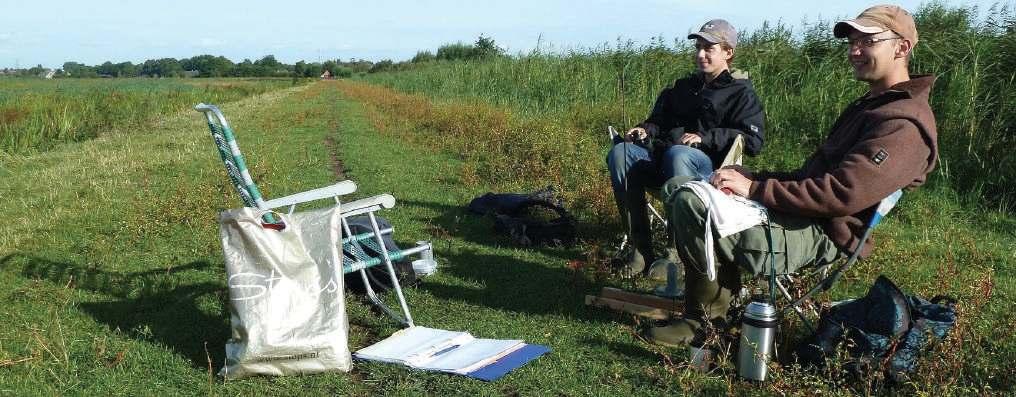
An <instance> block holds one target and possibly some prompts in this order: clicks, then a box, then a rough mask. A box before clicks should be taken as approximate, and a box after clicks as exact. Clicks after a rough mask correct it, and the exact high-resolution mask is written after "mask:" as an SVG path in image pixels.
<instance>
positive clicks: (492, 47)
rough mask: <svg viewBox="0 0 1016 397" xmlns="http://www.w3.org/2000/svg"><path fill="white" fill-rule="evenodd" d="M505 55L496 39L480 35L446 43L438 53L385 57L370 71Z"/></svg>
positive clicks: (403, 68)
mask: <svg viewBox="0 0 1016 397" xmlns="http://www.w3.org/2000/svg"><path fill="white" fill-rule="evenodd" d="M504 55H505V52H504V49H502V48H501V47H498V46H497V43H495V42H494V39H492V38H490V37H485V36H483V35H480V37H479V38H477V39H476V42H474V43H473V44H465V43H461V42H459V43H453V44H445V45H442V46H440V47H438V48H437V52H436V53H434V52H430V51H419V52H417V53H416V55H414V56H413V58H412V59H411V60H409V61H403V62H392V61H391V60H389V59H385V60H383V61H381V62H378V63H375V64H374V65H373V66H372V67H371V68H370V70H368V72H369V73H377V72H383V71H397V70H405V69H409V68H412V67H413V66H414V64H420V63H425V62H434V61H455V60H471V59H482V58H493V57H501V56H504Z"/></svg>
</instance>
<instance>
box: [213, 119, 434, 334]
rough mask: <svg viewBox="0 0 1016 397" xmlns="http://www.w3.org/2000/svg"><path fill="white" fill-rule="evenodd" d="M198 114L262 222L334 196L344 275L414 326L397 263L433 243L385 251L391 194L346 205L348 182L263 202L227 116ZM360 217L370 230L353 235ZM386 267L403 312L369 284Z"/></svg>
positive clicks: (273, 222) (352, 187) (270, 223)
mask: <svg viewBox="0 0 1016 397" xmlns="http://www.w3.org/2000/svg"><path fill="white" fill-rule="evenodd" d="M194 110H197V111H199V112H201V113H202V114H204V116H205V119H206V121H207V122H208V128H209V131H210V132H211V135H212V139H213V140H214V141H215V144H216V147H217V149H218V152H219V155H220V157H221V158H222V161H223V164H224V165H225V168H226V173H227V174H228V175H229V177H230V180H231V182H232V184H233V186H234V188H235V189H236V191H237V192H238V193H239V194H240V198H241V199H242V201H243V202H244V205H245V206H247V207H254V208H258V209H260V210H263V211H265V216H264V218H262V221H263V224H264V225H265V227H280V228H281V227H284V225H282V224H281V222H280V220H279V219H276V218H277V217H275V216H274V215H273V213H272V212H271V211H273V210H276V209H283V208H285V212H286V213H287V214H292V213H293V212H294V211H295V210H296V207H297V205H300V204H304V203H307V202H311V201H316V200H321V199H327V198H332V199H333V200H334V201H335V206H336V207H337V208H338V209H339V213H340V215H339V217H340V223H341V227H342V231H343V233H344V236H345V237H343V238H342V241H339V242H336V243H337V244H341V246H340V248H341V249H342V252H343V258H342V272H343V274H349V273H352V272H357V271H358V272H359V273H360V277H361V278H362V279H363V283H364V286H365V289H366V293H367V297H368V298H369V299H370V301H371V302H372V303H373V304H374V305H376V306H378V307H379V308H380V309H381V310H382V311H384V312H385V313H386V314H387V315H389V316H391V317H392V318H393V319H394V320H395V321H396V322H398V323H400V324H401V325H403V326H406V327H412V326H413V317H412V315H411V314H410V312H409V305H408V304H407V303H406V298H405V296H404V295H403V293H402V286H401V285H400V284H399V280H398V276H397V274H396V272H395V268H394V266H393V264H392V261H393V260H399V259H402V258H404V257H407V256H409V255H415V254H420V253H422V252H424V251H427V250H430V249H431V245H430V244H429V243H427V244H420V245H417V246H415V247H413V248H409V249H405V250H400V251H389V250H388V248H387V247H385V244H384V240H383V237H382V236H384V235H386V234H390V233H392V229H391V228H386V229H383V230H382V229H380V228H379V226H378V222H377V218H376V216H375V215H374V213H375V212H376V211H379V210H381V209H388V208H392V207H394V206H395V197H393V196H392V195H390V194H382V195H378V196H373V197H368V198H364V199H359V200H355V201H350V202H347V203H343V202H342V200H341V199H340V197H341V196H344V195H348V194H350V193H353V192H355V191H356V184H355V183H354V182H352V181H348V180H347V181H341V182H338V183H336V184H334V185H331V186H326V187H322V188H318V189H313V190H308V191H304V192H300V193H296V194H292V195H289V196H286V197H281V198H277V199H273V200H264V199H263V198H262V196H261V192H260V191H259V190H258V188H257V185H256V184H255V183H254V180H253V179H252V178H251V176H250V173H249V172H248V171H247V166H246V161H245V159H244V157H243V154H242V153H241V152H240V147H239V145H238V144H237V142H236V138H235V135H234V133H233V130H232V128H230V127H229V123H228V122H227V121H226V117H225V116H223V114H222V112H221V111H220V110H219V108H218V107H216V106H214V105H206V104H204V103H200V104H198V105H197V106H195V107H194ZM358 215H366V216H367V217H368V219H369V220H370V225H371V230H370V231H369V232H366V233H360V234H357V235H354V234H353V233H352V231H351V229H350V226H349V219H350V218H352V217H354V216H358ZM364 246H366V247H368V248H370V249H371V250H372V251H373V252H375V253H377V252H379V253H380V256H379V257H378V256H370V255H368V254H367V253H366V251H365V250H364ZM381 264H384V266H385V269H386V270H387V272H388V275H389V277H390V279H391V285H392V287H393V289H394V290H395V295H396V297H397V298H398V302H399V308H400V309H401V314H400V313H397V312H396V311H394V310H392V309H391V308H389V307H388V306H387V305H385V304H384V302H382V301H381V299H380V298H379V297H378V296H377V294H376V293H375V292H374V289H373V288H372V287H371V283H370V280H375V279H374V277H373V276H372V275H370V274H368V272H367V269H369V268H371V267H374V266H377V265H381Z"/></svg>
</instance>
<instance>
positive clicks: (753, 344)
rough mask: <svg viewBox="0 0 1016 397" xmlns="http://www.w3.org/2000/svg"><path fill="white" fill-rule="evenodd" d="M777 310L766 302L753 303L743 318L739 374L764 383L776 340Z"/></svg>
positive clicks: (738, 356)
mask: <svg viewBox="0 0 1016 397" xmlns="http://www.w3.org/2000/svg"><path fill="white" fill-rule="evenodd" d="M776 323H777V321H776V308H775V307H773V305H770V304H768V303H765V302H751V303H749V304H748V306H747V307H746V308H745V309H744V315H743V316H742V318H741V340H740V342H739V343H738V348H737V374H738V375H740V376H741V377H742V378H746V379H753V380H757V381H764V380H765V379H766V369H767V367H768V364H769V357H770V356H771V355H772V351H773V341H774V339H775V338H776Z"/></svg>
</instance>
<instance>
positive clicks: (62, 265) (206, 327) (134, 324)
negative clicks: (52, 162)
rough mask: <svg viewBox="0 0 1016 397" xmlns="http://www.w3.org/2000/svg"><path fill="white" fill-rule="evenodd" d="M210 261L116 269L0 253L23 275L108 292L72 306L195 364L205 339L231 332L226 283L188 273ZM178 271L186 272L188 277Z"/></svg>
mask: <svg viewBox="0 0 1016 397" xmlns="http://www.w3.org/2000/svg"><path fill="white" fill-rule="evenodd" d="M210 267H211V265H210V264H209V263H208V262H205V261H195V262H190V263H187V264H184V265H180V266H173V267H171V268H169V269H168V270H167V269H158V270H148V271H141V272H132V273H118V272H111V271H106V270H102V269H97V268H89V267H86V266H80V265H77V264H74V263H68V262H59V261H53V260H49V259H45V258H40V257H36V256H32V255H26V254H22V253H14V254H10V255H7V256H5V257H4V258H2V259H0V269H5V270H14V271H17V272H20V274H21V276H23V277H25V278H29V279H36V280H45V281H48V282H51V283H53V284H55V285H59V286H64V285H69V286H72V287H73V288H75V289H79V290H85V291H90V292H95V293H99V294H102V295H105V296H108V297H110V298H112V299H111V300H109V301H88V302H81V303H78V304H76V305H75V306H76V307H78V308H80V310H82V311H83V312H85V313H86V314H88V315H90V316H92V317H93V318H94V319H95V320H97V321H98V322H101V323H103V324H106V325H107V326H108V327H109V328H110V329H119V330H121V331H123V332H124V333H125V335H129V336H130V337H133V338H135V339H139V340H149V341H154V342H156V343H157V344H161V345H165V346H167V347H169V348H170V349H172V350H173V351H175V352H177V353H179V354H180V355H182V356H184V357H185V358H186V359H187V360H189V361H191V364H192V365H193V366H194V367H196V368H206V367H207V365H208V357H207V356H206V351H205V343H207V344H208V345H209V346H217V347H218V346H223V345H224V344H225V343H226V339H228V338H229V333H230V331H229V323H228V315H227V314H226V313H223V312H221V310H222V309H221V308H224V307H226V301H227V300H228V296H227V295H228V293H227V291H226V288H225V285H224V284H223V283H221V282H211V281H192V280H193V279H194V277H190V276H191V275H192V274H193V272H200V271H202V270H205V269H209V268H210ZM182 273H188V274H187V277H184V276H183V274H182ZM216 302H217V303H218V304H216ZM215 310H219V311H220V312H218V313H217V312H215ZM208 354H210V355H211V359H212V361H213V363H216V364H218V363H221V362H222V360H223V359H224V352H223V351H222V349H221V348H215V349H212V348H209V349H208Z"/></svg>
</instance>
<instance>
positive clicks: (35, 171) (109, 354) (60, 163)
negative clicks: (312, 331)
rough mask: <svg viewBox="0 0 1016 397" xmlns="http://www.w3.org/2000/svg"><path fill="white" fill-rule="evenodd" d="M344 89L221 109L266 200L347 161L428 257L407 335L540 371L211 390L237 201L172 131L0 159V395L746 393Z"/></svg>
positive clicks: (773, 386) (192, 127) (369, 318)
mask: <svg viewBox="0 0 1016 397" xmlns="http://www.w3.org/2000/svg"><path fill="white" fill-rule="evenodd" d="M342 84H349V83H343V82H320V83H316V84H314V85H311V86H309V87H297V88H293V89H287V90H282V91H276V92H272V93H269V94H265V95H260V96H257V97H253V98H250V99H246V100H243V101H239V102H235V103H229V104H224V106H222V108H223V111H224V112H225V114H226V116H227V117H228V118H229V119H230V122H231V124H232V125H233V126H234V128H235V129H236V131H237V134H238V140H239V142H240V145H241V147H242V148H243V149H244V152H245V154H246V156H247V158H248V162H249V163H250V167H251V169H252V173H253V176H254V178H255V180H257V181H258V182H259V185H260V187H261V189H262V191H263V192H264V193H265V194H266V196H268V197H278V196H282V195H285V194H289V193H294V192H297V191H302V190H306V189H311V188H315V187H319V186H324V185H326V184H329V183H331V182H333V181H335V178H336V177H335V167H334V166H335V164H333V161H334V160H333V158H338V159H341V161H342V163H343V164H342V170H343V172H344V174H345V176H346V177H347V178H349V179H352V180H354V181H356V182H357V183H358V185H359V191H358V192H357V194H356V197H363V196H367V195H373V194H378V193H385V192H387V193H392V194H393V195H394V196H395V197H396V198H397V200H398V205H397V206H396V207H395V208H394V209H393V210H389V211H387V213H385V214H384V216H385V217H388V218H389V219H390V220H391V221H392V223H393V224H394V225H395V227H396V239H397V240H398V241H400V242H405V243H408V242H412V241H416V240H431V241H433V242H434V243H435V245H436V247H437V249H436V253H435V255H436V256H437V258H438V260H439V263H440V268H439V271H438V273H437V274H435V275H434V276H431V277H429V278H427V279H426V280H425V281H424V282H423V283H422V284H421V285H419V286H418V287H416V288H409V289H408V290H407V298H408V300H409V302H410V304H411V306H412V308H413V314H414V318H415V320H416V322H417V323H418V324H420V325H425V326H430V327H436V328H444V329H452V330H463V331H469V332H471V333H473V334H474V335H476V336H478V337H487V338H512V339H515V338H518V339H525V340H526V341H528V342H531V343H539V344H545V345H548V346H550V347H551V348H552V349H553V353H551V354H550V355H548V356H545V357H542V358H540V359H538V360H536V361H534V362H532V363H531V364H529V365H527V366H526V367H523V368H521V369H519V370H518V371H515V372H513V373H512V374H510V375H508V376H507V377H506V378H504V379H502V380H499V381H497V382H493V383H483V382H479V381H475V380H470V379H466V378H462V377H454V376H449V375H444V374H435V373H423V372H413V371H409V370H406V369H403V368H399V367H396V366H393V365H381V364H370V363H356V365H355V367H354V370H353V372H351V373H348V374H327V375H315V376H300V377H286V378H265V377H258V378H252V379H245V380H240V381H230V382H223V381H222V380H221V379H219V378H217V377H214V376H210V371H209V365H211V367H212V368H211V370H212V371H213V372H214V371H218V369H219V368H220V367H221V365H222V361H223V355H224V354H223V344H224V343H225V340H226V338H227V337H228V335H229V324H228V321H229V320H228V313H227V306H226V304H227V301H228V299H227V296H226V293H227V292H226V287H225V275H224V271H223V266H222V257H221V249H220V247H219V241H218V231H217V228H218V226H217V223H216V213H217V212H218V211H219V210H221V209H224V208H230V207H235V206H237V205H238V204H239V200H237V199H236V197H235V193H234V192H233V191H232V190H230V188H229V187H228V185H227V183H226V178H225V177H224V173H223V171H222V169H221V164H220V163H219V161H218V157H217V155H216V154H215V151H214V149H213V147H212V144H211V140H210V138H209V137H208V135H207V130H206V127H205V125H204V123H203V121H202V119H201V118H200V116H199V115H198V114H197V113H196V112H193V111H184V112H181V113H180V114H177V115H174V116H171V117H166V118H164V119H162V120H161V121H159V122H158V123H156V124H154V125H153V126H152V127H151V129H149V130H146V131H144V132H138V133H112V134H108V135H103V136H102V137H100V138H98V139H96V140H94V141H88V142H83V143H80V144H74V145H67V146H62V147H60V148H58V149H56V150H53V151H51V152H46V153H42V154H38V155H33V156H30V157H8V158H3V159H0V197H4V198H5V199H4V200H0V213H2V214H4V218H5V223H4V224H2V225H0V284H2V285H4V286H5V288H4V289H3V291H0V320H2V323H3V324H4V326H3V327H0V394H16V395H25V394H42V395H53V394H71V395H96V394H113V395H165V394H167V393H171V394H188V395H193V394H215V395H219V394H228V395H236V394H239V395H295V394H311V395H317V394H338V395H367V394H381V393H383V394H395V395H420V394H432V395H505V394H508V395H513V394H521V395H548V394H563V395H577V394H592V395H660V394H694V395H698V394H725V393H729V392H735V393H749V392H752V391H757V389H756V388H755V386H751V385H749V384H747V383H743V382H740V381H738V380H736V378H735V377H734V375H733V372H732V370H731V369H730V368H729V367H727V368H724V369H723V370H722V371H719V372H717V373H714V374H710V375H701V374H697V373H694V372H691V371H687V370H685V369H683V368H681V365H680V364H681V363H682V362H683V361H684V359H683V357H684V352H683V351H661V350H658V349H656V348H654V347H652V346H650V345H647V344H645V343H643V342H641V341H639V340H638V338H637V337H636V336H635V333H634V332H633V330H634V329H635V322H634V321H633V320H632V319H631V318H628V317H622V316H617V315H613V314H610V313H606V312H603V311H598V310H590V309H587V308H586V307H584V306H583V304H582V297H583V296H584V295H585V294H586V293H590V292H592V291H595V290H596V289H597V287H599V285H600V284H599V283H598V282H597V281H594V280H591V279H590V277H591V276H589V275H587V274H584V273H581V272H579V273H576V272H574V271H572V270H571V269H569V268H568V267H566V266H565V264H566V262H567V261H568V260H570V259H574V258H576V257H579V256H581V253H580V252H576V251H567V250H559V249H542V250H522V249H515V248H511V247H509V246H507V245H504V244H506V241H505V240H502V239H499V238H497V237H495V236H493V235H492V228H491V222H490V221H489V220H487V219H482V218H477V217H474V216H472V215H469V214H467V213H466V212H465V210H464V205H465V204H466V203H468V201H469V199H471V198H472V197H475V196H477V195H480V194H482V193H484V187H483V184H482V183H477V182H476V181H474V180H464V179H463V178H464V176H465V178H467V179H468V178H469V175H472V174H470V173H468V172H466V173H464V172H463V171H462V168H463V166H464V164H462V162H461V160H459V159H460V158H461V157H460V156H458V155H456V154H454V153H451V152H449V151H448V150H444V149H442V145H440V144H439V142H438V141H437V139H441V137H440V135H439V134H438V135H435V134H433V133H434V131H427V130H425V128H426V127H412V129H407V130H403V129H401V128H386V129H383V130H382V131H379V130H378V129H377V128H375V126H376V125H375V123H374V122H373V121H372V119H371V117H368V113H369V112H372V111H376V109H374V110H371V109H370V108H369V107H367V105H364V104H362V103H359V102H356V101H353V100H351V99H349V98H348V97H345V96H344V95H343V92H344V89H343V86H342ZM389 127H392V126H389ZM407 128H409V127H407ZM420 128H424V130H420ZM412 134H415V135H413V137H410V136H409V135H412ZM333 156H334V157H333ZM903 249H904V247H899V246H898V245H894V246H892V248H891V249H888V252H889V254H890V255H896V254H899V253H900V252H901V250H903ZM991 260H993V259H992V258H991V257H990V256H989V258H988V259H981V261H989V262H990V261H991ZM977 263H980V262H977ZM964 277H967V275H965V276H964ZM1004 290H1005V291H1009V290H1011V286H1007V287H1006V288H1005V289H1004ZM1003 297H1004V295H1003ZM348 307H349V313H350V325H351V331H350V344H351V348H353V349H357V348H360V347H363V346H366V345H368V344H371V343H374V342H376V341H378V340H380V339H381V338H383V337H385V336H387V335H389V334H390V333H391V332H393V331H394V330H395V329H396V327H395V325H394V324H393V323H392V322H390V321H389V320H387V319H386V318H384V317H382V316H381V315H378V314H376V313H374V312H373V311H371V310H370V308H369V306H368V305H365V304H363V302H362V301H361V300H359V299H358V298H357V297H355V296H352V295H350V296H349V303H348ZM1005 321H1007V320H1001V321H999V323H1004V322H1005ZM1005 346H1008V345H1003V347H1005ZM661 352H662V353H663V354H661ZM670 357H674V360H673V362H671V360H670ZM1002 357H1004V352H1003V356H1002ZM988 360H989V362H993V361H990V360H991V359H990V358H989V359H988ZM982 365H983V364H982ZM996 365H997V363H996ZM983 368H984V370H985V371H990V370H992V368H998V367H997V366H990V367H988V366H985V367H983ZM791 375H792V376H793V380H792V381H790V382H788V380H789V378H788V379H781V380H780V381H778V382H773V383H769V384H767V385H766V386H764V387H765V389H766V390H767V391H768V392H795V391H796V392H803V391H805V390H808V387H809V385H811V384H821V385H822V387H823V388H830V384H829V382H826V381H820V380H819V379H822V378H823V376H824V375H823V374H808V373H801V372H794V373H792V374H791ZM778 379H780V378H778ZM1002 384H1006V383H1002Z"/></svg>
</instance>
